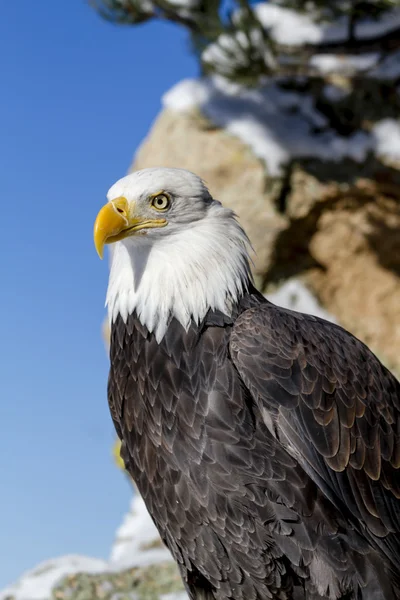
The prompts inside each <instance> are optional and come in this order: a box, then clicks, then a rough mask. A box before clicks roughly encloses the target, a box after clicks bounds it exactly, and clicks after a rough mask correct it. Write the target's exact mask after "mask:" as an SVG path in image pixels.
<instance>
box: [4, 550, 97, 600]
mask: <svg viewBox="0 0 400 600" xmlns="http://www.w3.org/2000/svg"><path fill="white" fill-rule="evenodd" d="M106 567H107V563H106V562H105V561H104V560H99V559H97V558H87V557H85V556H76V555H68V556H60V557H59V558H54V559H52V560H48V561H46V562H43V563H41V564H40V565H38V566H37V567H35V568H34V569H32V570H30V571H27V572H26V573H24V574H23V575H22V576H21V578H20V579H19V581H17V583H15V584H14V585H11V586H9V587H8V588H6V589H5V590H3V591H0V600H6V599H7V598H9V597H12V598H15V600H48V599H49V598H50V597H51V590H52V588H53V587H54V586H55V585H56V583H58V582H59V581H60V580H61V579H62V578H63V577H65V576H66V575H73V574H74V573H78V572H80V571H85V572H86V573H101V572H102V571H104V570H105V568H106Z"/></svg>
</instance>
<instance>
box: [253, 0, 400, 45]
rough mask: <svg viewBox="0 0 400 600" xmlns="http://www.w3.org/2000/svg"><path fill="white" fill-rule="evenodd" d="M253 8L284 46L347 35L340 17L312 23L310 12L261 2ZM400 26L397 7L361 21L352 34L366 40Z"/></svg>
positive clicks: (344, 22) (345, 36) (311, 42)
mask: <svg viewBox="0 0 400 600" xmlns="http://www.w3.org/2000/svg"><path fill="white" fill-rule="evenodd" d="M254 10H255V12H256V14H257V16H258V18H259V20H260V22H261V23H262V25H263V26H264V27H265V28H266V29H267V30H268V31H269V34H270V35H271V37H272V38H273V39H274V40H275V41H276V42H278V43H279V44H283V45H286V46H298V45H301V44H319V43H321V42H341V41H344V40H346V39H347V37H348V20H347V19H346V18H344V17H343V18H341V19H338V20H337V21H335V22H334V23H324V22H315V21H314V19H313V17H315V16H316V15H313V13H312V12H311V11H308V13H307V14H306V13H298V12H295V11H294V10H290V9H288V8H283V7H282V6H277V5H275V4H270V3H267V2H265V3H260V4H257V5H256V6H255V7H254ZM399 26H400V9H399V8H394V9H393V10H391V11H387V12H386V13H384V14H383V15H382V16H381V18H380V19H376V20H375V19H363V20H360V21H359V22H358V23H357V25H356V29H355V36H356V37H357V38H359V39H365V38H369V37H372V36H378V35H384V34H385V33H387V32H389V31H391V30H393V29H395V28H397V27H399Z"/></svg>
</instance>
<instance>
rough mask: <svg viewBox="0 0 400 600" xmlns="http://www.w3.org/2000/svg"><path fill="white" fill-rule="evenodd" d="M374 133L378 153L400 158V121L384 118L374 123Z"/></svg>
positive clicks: (393, 158)
mask: <svg viewBox="0 0 400 600" xmlns="http://www.w3.org/2000/svg"><path fill="white" fill-rule="evenodd" d="M372 135H373V137H374V140H375V147H376V152H377V154H378V155H380V156H383V157H385V158H389V159H392V160H400V121H396V120H395V119H383V120H382V121H379V122H378V123H376V125H374V127H373V129H372Z"/></svg>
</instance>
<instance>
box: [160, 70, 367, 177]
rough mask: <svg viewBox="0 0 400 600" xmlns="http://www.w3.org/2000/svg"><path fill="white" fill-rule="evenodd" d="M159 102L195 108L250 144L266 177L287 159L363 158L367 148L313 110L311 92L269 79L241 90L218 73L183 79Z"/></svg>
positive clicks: (363, 141) (359, 135)
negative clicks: (281, 85) (289, 88)
mask: <svg viewBox="0 0 400 600" xmlns="http://www.w3.org/2000/svg"><path fill="white" fill-rule="evenodd" d="M163 104H164V106H165V107H167V108H171V109H173V110H177V111H183V112H184V111H187V110H189V109H191V108H194V107H197V108H199V109H200V110H201V112H202V113H203V114H204V115H205V116H206V117H208V118H209V119H210V120H211V121H212V122H213V123H214V124H215V125H217V126H219V127H222V128H223V129H225V130H226V131H227V132H229V133H231V134H232V135H235V136H237V137H238V138H239V139H240V140H241V141H242V142H244V143H245V144H247V145H248V146H250V148H252V150H253V152H254V154H255V155H256V156H257V157H259V158H260V159H262V160H264V161H265V164H266V165H267V167H268V170H269V173H270V175H271V176H279V175H280V174H281V169H282V166H283V165H284V164H285V163H287V162H288V161H289V160H290V159H291V158H292V157H298V158H306V157H314V156H318V157H319V158H321V159H322V160H330V161H340V160H342V159H343V158H345V157H349V158H352V159H353V160H355V161H358V162H362V161H363V160H364V159H365V157H366V155H367V153H368V151H369V150H371V149H372V140H371V138H370V136H368V135H367V134H366V133H364V132H361V131H359V132H357V133H356V134H354V135H352V136H349V137H341V136H339V135H337V134H336V133H335V132H334V131H333V130H332V129H330V128H329V126H328V124H327V122H326V119H325V117H324V116H323V115H322V114H321V113H320V112H318V111H317V110H316V109H315V108H314V106H313V99H312V98H311V96H308V95H307V94H299V93H295V92H289V91H285V90H282V89H280V88H279V87H278V85H277V84H276V83H275V82H273V81H270V82H268V83H266V84H265V85H263V86H262V87H260V88H257V89H246V88H241V87H240V86H238V85H236V84H233V83H230V82H227V81H226V80H224V79H222V78H221V77H212V78H204V79H196V80H193V79H186V80H183V81H182V82H180V83H178V84H177V85H175V86H174V87H173V88H172V89H171V90H170V91H169V92H167V93H166V94H165V95H164V97H163Z"/></svg>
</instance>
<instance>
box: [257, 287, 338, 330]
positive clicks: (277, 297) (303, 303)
mask: <svg viewBox="0 0 400 600" xmlns="http://www.w3.org/2000/svg"><path fill="white" fill-rule="evenodd" d="M266 298H268V300H270V302H273V303H274V304H277V305H278V306H282V307H283V308H288V309H290V310H295V311H297V312H303V313H307V314H309V315H314V316H316V317H320V318H321V319H326V320H327V321H331V322H332V323H336V320H335V318H334V317H333V316H332V315H331V314H330V313H328V312H327V311H326V310H324V309H323V308H322V306H321V305H320V304H319V303H318V302H317V299H316V298H315V296H314V295H313V294H312V293H311V292H310V290H309V289H308V288H307V287H306V286H305V285H304V283H302V282H301V281H300V280H299V279H288V281H286V282H285V283H284V284H283V285H282V286H281V287H280V288H279V289H278V290H277V291H276V292H273V293H271V294H266Z"/></svg>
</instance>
